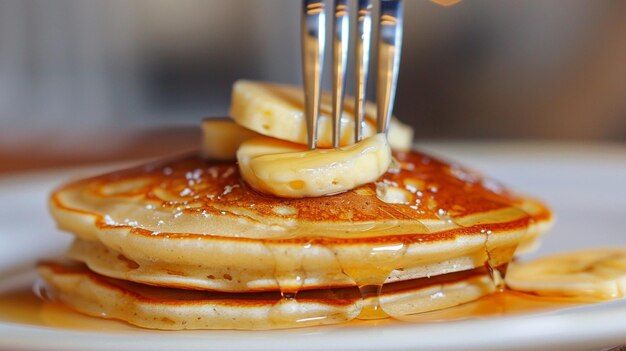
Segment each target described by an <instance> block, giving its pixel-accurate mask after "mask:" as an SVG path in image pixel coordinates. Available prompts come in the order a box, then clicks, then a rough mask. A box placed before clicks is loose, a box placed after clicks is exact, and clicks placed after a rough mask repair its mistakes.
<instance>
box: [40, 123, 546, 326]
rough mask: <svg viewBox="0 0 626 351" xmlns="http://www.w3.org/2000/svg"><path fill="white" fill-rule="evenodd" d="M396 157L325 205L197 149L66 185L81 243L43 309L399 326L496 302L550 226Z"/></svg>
mask: <svg viewBox="0 0 626 351" xmlns="http://www.w3.org/2000/svg"><path fill="white" fill-rule="evenodd" d="M235 119H237V118H235ZM207 123H210V122H207ZM256 132H260V131H259V130H256ZM204 154H206V152H205V153H204ZM393 157H394V159H395V164H394V166H393V167H392V168H391V169H390V170H389V171H388V172H387V173H385V174H384V175H383V176H382V177H380V178H379V179H378V180H377V181H376V182H372V183H369V184H365V185H362V186H359V187H357V188H354V189H352V190H349V191H347V192H344V193H341V194H335V195H329V196H322V197H305V198H284V197H277V196H273V195H268V194H262V193H259V192H257V191H255V190H253V189H251V188H250V187H249V186H248V185H247V183H246V182H245V181H243V180H242V178H241V176H240V173H239V168H238V166H237V164H236V162H235V161H234V160H215V159H210V158H206V157H203V156H202V155H201V153H198V154H190V155H183V156H180V157H176V158H172V159H168V160H160V161H156V162H152V163H148V164H145V165H141V166H138V167H134V168H131V169H126V170H121V171H115V172H112V173H109V174H105V175H101V176H98V177H94V178H90V179H85V180H80V181H76V182H73V183H70V184H67V185H65V186H63V187H61V188H59V189H58V190H56V191H55V192H54V193H53V194H52V196H51V201H50V204H51V212H52V214H53V216H54V218H55V220H56V221H57V223H58V225H59V226H60V228H62V229H64V230H66V231H68V232H70V233H72V234H74V235H75V237H76V238H75V240H74V242H73V244H72V246H71V248H70V249H69V252H68V255H67V256H68V260H65V261H62V262H52V261H46V262H41V263H40V264H39V270H40V273H41V275H42V277H43V278H44V280H45V281H46V282H47V284H48V289H49V294H50V295H51V296H52V297H53V298H54V299H56V300H58V301H60V302H62V303H64V304H67V305H69V306H71V307H73V308H75V309H76V310H78V311H81V312H83V313H86V314H90V315H94V316H101V317H105V318H113V319H120V320H123V321H127V322H129V323H131V324H134V325H138V326H142V327H147V328H156V329H272V328H288V327H298V326H311V325H320V324H333V323H339V322H344V321H348V320H352V319H355V318H362V319H369V318H382V317H387V316H391V317H394V318H399V319H402V318H403V317H404V316H408V315H411V314H415V313H422V312H426V311H432V310H437V309H442V308H446V307H451V306H455V305H458V304H462V303H465V302H469V301H473V300H476V299H478V298H480V297H481V296H484V295H486V294H490V293H493V292H494V291H496V290H497V289H498V284H499V279H498V277H499V272H501V271H504V270H505V268H506V265H507V263H508V262H510V261H511V260H512V258H513V255H514V254H515V253H516V252H519V251H520V250H525V249H528V248H531V247H532V246H533V245H534V243H535V241H536V239H537V238H538V236H539V235H540V234H541V233H543V232H544V231H545V230H546V229H547V227H548V226H549V225H550V223H551V219H552V216H551V213H550V211H549V210H548V209H547V208H546V207H545V206H544V205H542V204H541V203H540V202H538V201H536V200H533V199H531V198H527V197H523V196H519V195H516V194H513V193H511V192H510V191H508V190H507V189H505V188H504V187H503V186H501V185H499V184H498V183H496V182H494V181H492V180H486V179H485V178H483V177H482V176H480V175H478V174H477V173H475V172H473V171H470V170H468V169H466V168H464V167H461V166H459V165H456V164H448V163H445V162H442V161H440V160H437V159H436V158H433V157H430V156H427V155H424V154H422V153H419V152H417V151H410V150H409V151H394V152H393Z"/></svg>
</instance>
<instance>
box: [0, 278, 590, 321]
mask: <svg viewBox="0 0 626 351" xmlns="http://www.w3.org/2000/svg"><path fill="white" fill-rule="evenodd" d="M588 303H590V302H589V301H584V300H576V299H571V298H570V299H563V298H549V297H539V296H534V295H529V294H524V293H520V292H516V291H512V290H504V291H502V292H497V293H494V294H491V295H487V296H484V297H482V298H480V299H478V300H476V301H473V302H469V303H465V304H462V305H459V306H455V307H450V308H446V309H442V310H436V311H431V312H424V313H418V314H411V315H404V316H394V319H387V320H384V321H380V323H376V325H379V324H382V325H392V324H394V323H402V322H417V323H430V322H447V321H455V320H466V319H481V318H494V317H505V316H515V315H523V314H532V313H538V312H547V311H556V310H561V309H564V308H570V307H576V306H582V305H584V304H588ZM321 317H322V316H320V318H321ZM0 322H2V323H11V324H20V325H27V326H33V327H52V328H59V329H72V330H86V331H114V332H128V331H133V330H135V331H136V330H137V328H136V327H133V326H131V325H129V324H126V323H124V322H120V321H116V320H110V319H102V318H96V317H91V316H87V315H84V314H81V313H79V312H76V311H74V310H71V309H70V308H67V307H65V306H63V305H62V304H59V303H56V302H54V301H50V300H47V299H42V298H40V297H39V296H37V294H36V293H35V292H34V291H33V288H32V284H27V285H23V284H22V285H20V286H15V287H13V288H6V287H2V289H1V292H0ZM349 325H363V326H367V325H371V323H370V321H362V320H354V321H351V323H349ZM328 327H330V328H332V326H327V327H326V328H328Z"/></svg>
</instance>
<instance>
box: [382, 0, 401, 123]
mask: <svg viewBox="0 0 626 351" xmlns="http://www.w3.org/2000/svg"><path fill="white" fill-rule="evenodd" d="M378 28H379V29H378V68H377V71H378V77H377V79H376V104H377V111H376V114H377V116H376V122H377V130H378V132H379V133H387V130H388V129H389V121H390V120H391V112H392V110H393V104H394V100H395V95H396V86H397V83H398V69H399V68H400V53H401V51H402V0H380V16H379V27H378Z"/></svg>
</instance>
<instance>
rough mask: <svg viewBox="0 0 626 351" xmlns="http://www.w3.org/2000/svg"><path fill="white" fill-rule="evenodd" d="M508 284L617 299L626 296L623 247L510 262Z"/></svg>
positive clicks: (551, 293) (552, 292)
mask: <svg viewBox="0 0 626 351" xmlns="http://www.w3.org/2000/svg"><path fill="white" fill-rule="evenodd" d="M506 283H507V285H508V286H509V287H510V288H511V289H514V290H519V291H525V292H530V293H534V294H538V295H548V296H563V297H578V298H591V299H601V300H608V299H616V298H623V297H626V248H611V249H593V250H585V251H578V252H568V253H564V254H558V255H553V256H548V257H543V258H540V259H537V260H535V261H532V262H528V263H521V264H515V265H511V266H510V267H509V270H508V272H507V275H506Z"/></svg>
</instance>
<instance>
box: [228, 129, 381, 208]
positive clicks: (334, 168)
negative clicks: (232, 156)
mask: <svg viewBox="0 0 626 351" xmlns="http://www.w3.org/2000/svg"><path fill="white" fill-rule="evenodd" d="M237 160H238V161H239V170H240V172H241V175H242V177H243V179H244V180H245V181H246V182H247V183H248V184H249V185H250V186H251V187H252V188H254V189H255V190H257V191H260V192H263V193H269V194H273V195H277V196H281V197H290V198H294V197H295V198H298V197H314V196H322V195H329V194H337V193H341V192H344V191H347V190H350V189H354V188H356V187H357V186H359V185H363V184H367V183H371V182H374V181H376V179H378V178H379V177H380V176H381V175H383V174H384V173H385V172H386V171H387V169H388V168H389V165H390V164H391V149H390V147H389V143H388V142H387V138H386V137H385V135H384V134H376V135H374V136H372V137H369V138H367V139H365V140H363V141H361V142H358V143H356V144H353V145H349V146H345V147H342V148H339V149H315V150H307V149H306V148H305V147H304V146H301V145H298V144H293V143H289V142H284V141H281V140H276V139H273V138H267V137H260V138H255V139H251V140H248V141H245V142H244V143H242V144H241V146H240V147H239V150H238V151H237Z"/></svg>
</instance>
